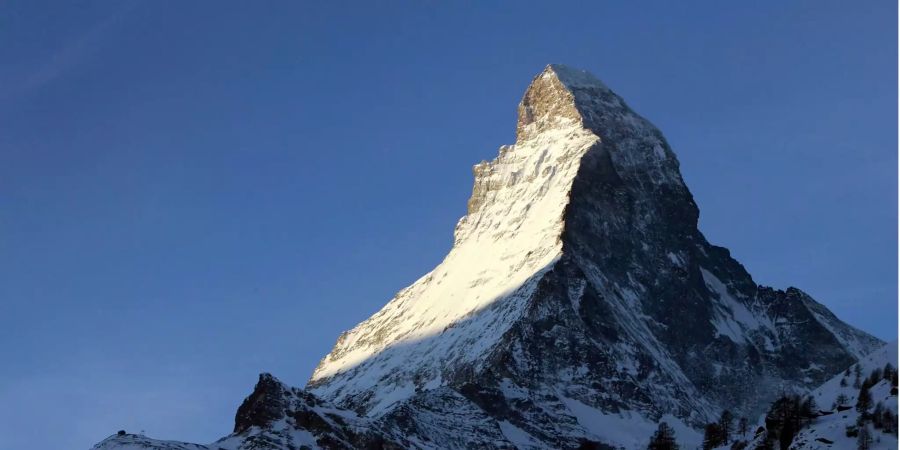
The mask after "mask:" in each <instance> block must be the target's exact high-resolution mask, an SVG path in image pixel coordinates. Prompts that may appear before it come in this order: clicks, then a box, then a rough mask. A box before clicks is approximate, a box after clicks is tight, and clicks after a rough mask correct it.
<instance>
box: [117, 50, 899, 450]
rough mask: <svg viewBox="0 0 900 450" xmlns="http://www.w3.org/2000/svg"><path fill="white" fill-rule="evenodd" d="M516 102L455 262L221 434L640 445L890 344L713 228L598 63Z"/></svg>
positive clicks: (246, 440)
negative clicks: (751, 268) (764, 269)
mask: <svg viewBox="0 0 900 450" xmlns="http://www.w3.org/2000/svg"><path fill="white" fill-rule="evenodd" d="M518 111H519V117H518V122H517V127H516V143H515V144H514V145H509V146H503V147H501V148H500V154H499V156H498V157H497V158H496V159H494V160H493V161H490V162H482V163H480V164H478V165H476V166H475V168H474V173H475V184H474V188H473V193H472V197H471V199H470V200H469V204H468V211H467V214H466V216H465V217H463V218H462V219H460V221H459V223H458V224H457V226H456V230H455V234H454V245H453V248H452V249H451V251H450V252H449V254H448V255H447V257H446V258H445V259H444V261H443V262H441V264H440V265H438V266H437V267H436V268H435V269H434V270H432V271H431V272H430V273H428V274H426V275H425V276H424V277H422V278H421V279H419V280H418V281H416V282H415V283H413V285H411V286H409V287H407V288H406V289H403V290H401V291H400V292H399V293H398V294H397V295H396V296H395V297H394V298H393V299H392V300H391V301H390V302H388V304H387V305H386V306H385V307H384V308H383V309H382V310H380V311H379V312H377V313H376V314H375V315H373V316H372V317H371V318H369V319H368V320H366V321H364V322H363V323H361V324H359V325H358V326H357V327H355V328H354V329H352V330H350V331H348V332H346V333H343V334H342V335H341V336H340V338H339V339H338V342H337V344H336V345H335V347H334V349H333V350H332V351H331V353H329V354H328V355H327V356H326V357H325V358H324V359H323V360H322V361H321V362H320V364H319V365H318V367H317V368H316V370H315V372H314V373H313V375H312V377H311V379H310V380H309V383H308V385H307V387H306V390H299V389H294V388H288V387H285V386H283V385H281V383H279V382H277V380H274V378H271V377H269V376H263V377H261V379H260V383H259V384H258V385H257V388H256V390H254V393H253V394H252V395H251V396H250V397H248V399H247V400H246V401H245V402H244V404H243V405H242V406H241V408H240V409H239V411H238V414H237V417H236V423H235V430H234V434H232V435H230V436H228V437H226V438H223V439H222V440H221V441H219V442H217V443H215V444H212V445H213V446H211V447H209V448H218V447H215V446H219V447H221V448H226V449H232V448H234V449H237V448H304V446H306V447H312V448H316V447H321V448H360V447H365V446H369V447H371V448H392V447H394V446H397V447H401V448H520V449H528V448H576V447H579V446H587V447H588V448H622V447H624V448H629V449H630V448H644V447H645V446H646V443H647V439H648V438H649V436H650V435H651V434H652V432H653V431H654V429H655V428H656V424H657V422H658V421H659V420H665V421H667V422H668V423H669V424H670V425H672V426H673V427H674V428H675V429H676V432H677V434H678V436H679V441H681V442H683V443H684V444H686V445H687V446H688V447H693V446H695V444H699V440H700V434H699V432H698V429H699V428H700V427H701V426H702V424H704V423H705V422H707V421H709V420H710V419H712V418H713V417H716V416H717V415H718V414H719V412H720V411H721V410H722V409H724V408H729V409H731V410H732V411H734V412H735V414H736V415H737V416H747V417H756V416H757V415H758V413H760V412H762V411H763V409H764V408H765V407H766V406H767V405H768V404H769V403H770V401H771V400H772V399H773V398H774V396H775V395H778V394H779V393H781V392H783V391H788V390H798V391H808V390H810V389H812V388H814V387H816V386H818V385H819V384H821V383H822V382H824V381H825V380H827V379H829V378H830V377H832V376H833V375H835V374H837V373H838V372H840V371H842V370H844V369H845V368H846V367H848V366H850V365H851V364H853V363H854V362H856V361H857V359H858V358H860V357H861V356H862V355H865V354H868V353H869V352H871V351H872V350H873V349H875V348H876V347H878V346H880V345H881V342H880V341H878V340H877V339H875V338H873V337H871V336H869V335H867V334H865V333H863V332H861V331H859V330H856V329H854V328H852V327H850V326H848V325H846V324H844V323H843V322H841V321H840V320H838V319H837V318H836V317H834V315H833V314H831V313H830V312H829V311H828V310H827V309H826V308H825V307H824V306H822V305H820V304H818V303H816V302H815V301H814V300H813V299H812V298H810V297H809V296H808V295H806V294H804V293H803V292H801V291H799V290H797V289H794V288H790V289H788V290H786V291H780V290H774V289H771V288H767V287H763V286H759V285H757V284H756V282H754V280H753V279H752V278H751V277H750V275H749V274H748V273H747V272H746V270H745V269H744V267H743V266H741V264H740V263H738V262H737V261H735V260H734V259H733V258H731V256H730V254H729V252H728V250H726V249H724V248H721V247H716V246H714V245H711V244H710V243H709V242H707V241H706V239H705V238H704V236H703V235H702V234H701V233H700V231H699V230H698V228H697V220H698V216H699V211H698V208H697V205H696V204H695V203H694V200H693V197H692V195H691V193H690V191H689V190H688V188H687V187H686V185H685V183H684V181H683V180H682V178H681V174H680V171H679V163H678V160H677V158H676V157H675V154H674V153H673V152H672V150H671V149H670V148H669V145H668V143H667V142H666V140H665V138H664V137H663V136H662V134H661V133H660V131H659V130H658V129H656V127H654V126H653V125H652V124H651V123H649V122H648V121H647V120H646V119H644V118H643V117H641V116H639V115H638V114H636V113H635V112H634V111H632V110H631V109H630V108H629V107H628V106H627V105H626V104H625V102H624V101H623V100H622V99H621V98H620V97H619V96H617V95H616V94H615V93H614V92H613V91H611V90H610V89H609V88H608V87H607V86H605V85H604V84H603V83H602V82H600V81H599V80H597V79H596V78H594V77H593V76H592V75H590V74H588V73H586V72H583V71H579V70H575V69H572V68H568V67H565V66H559V65H550V66H548V67H547V68H546V69H545V70H544V71H543V72H542V73H540V74H539V75H538V76H537V77H535V79H534V80H533V81H532V83H531V85H530V86H529V87H528V89H527V91H526V93H525V95H524V97H523V99H522V102H521V103H520V105H519V109H518ZM104 442H106V441H104ZM157 442H161V441H157ZM179 445H180V444H179ZM185 445H187V444H185ZM266 445H268V446H266ZM101 448H104V449H114V448H126V447H116V446H115V445H110V446H107V447H101ZM141 448H156V447H141ZM159 448H168V447H159ZM172 448H178V447H172ZM185 448H194V447H185Z"/></svg>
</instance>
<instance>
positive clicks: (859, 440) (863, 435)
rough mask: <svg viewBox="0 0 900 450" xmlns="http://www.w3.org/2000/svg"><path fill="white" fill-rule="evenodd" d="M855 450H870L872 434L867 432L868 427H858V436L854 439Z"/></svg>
mask: <svg viewBox="0 0 900 450" xmlns="http://www.w3.org/2000/svg"><path fill="white" fill-rule="evenodd" d="M856 449H857V450H871V449H872V432H871V431H869V426H868V425H863V426H861V427H859V435H858V436H857V437H856Z"/></svg>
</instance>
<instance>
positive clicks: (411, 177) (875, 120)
mask: <svg viewBox="0 0 900 450" xmlns="http://www.w3.org/2000/svg"><path fill="white" fill-rule="evenodd" d="M319 3H322V4H319V5H314V4H313V2H287V1H284V2H205V3H201V2H156V1H145V2H127V1H118V0H116V1H113V0H110V1H106V2H90V1H78V2H54V3H44V2H40V1H32V0H28V1H12V2H4V3H3V4H2V6H0V60H2V61H3V63H2V64H0V255H2V257H0V361H2V364H0V405H3V407H2V408H0V448H4V449H7V448H8V449H18V450H31V449H35V450H37V449H40V450H45V449H51V448H53V449H56V448H67V449H68V448H72V449H79V448H82V449H86V448H89V447H90V445H92V444H93V443H94V442H96V441H98V440H100V439H102V438H104V437H106V436H107V435H109V434H111V433H113V432H115V431H116V430H118V429H120V428H124V429H126V430H129V431H140V430H146V432H147V434H148V435H151V436H156V437H162V438H169V439H181V440H193V441H200V442H209V441H212V440H214V439H216V438H218V437H220V436H222V435H225V434H227V433H228V432H230V431H231V427H232V423H233V422H232V421H233V417H234V412H235V410H236V407H237V405H238V404H239V403H240V401H241V400H242V399H243V397H244V396H245V395H247V394H248V393H249V392H250V390H251V388H252V387H253V384H254V383H255V381H256V376H257V374H258V373H259V372H261V371H270V372H273V373H274V374H275V375H276V376H278V377H280V378H281V379H282V380H284V381H286V382H288V383H291V384H294V385H303V384H304V383H305V381H306V379H307V377H308V376H309V375H310V374H311V372H312V368H313V367H314V365H315V364H316V363H317V362H318V360H319V358H321V357H322V356H323V355H325V353H327V352H328V350H329V349H330V348H331V346H332V344H333V343H334V341H335V340H336V338H337V336H338V334H339V333H340V332H341V331H343V330H345V329H348V328H350V327H352V326H353V325H355V324H356V323H357V322H359V321H361V320H363V319H365V318H366V317H368V316H369V315H370V314H371V313H373V312H374V311H376V310H377V309H378V308H379V307H381V306H382V305H383V304H384V303H385V302H386V301H387V300H388V299H389V298H390V297H391V296H392V295H393V294H394V293H395V292H396V291H397V290H399V289H400V288H403V287H405V286H406V285H408V284H410V283H411V282H412V281H414V280H415V279H416V278H418V277H419V276H420V275H422V274H424V273H425V272H427V271H428V270H430V269H431V268H432V267H433V266H434V265H435V264H437V263H438V262H439V261H440V260H441V258H442V257H443V255H444V254H445V252H446V251H447V250H448V249H449V247H450V245H451V242H452V231H453V227H454V225H455V223H456V221H457V219H458V218H459V217H460V216H462V215H463V214H464V212H465V205H466V200H467V198H468V196H469V194H470V190H471V185H472V173H471V167H472V165H473V164H475V163H477V162H478V161H480V160H482V159H491V158H493V157H494V156H495V155H496V152H497V149H498V147H499V146H500V145H502V144H509V143H512V142H513V138H514V132H515V108H516V104H517V103H518V101H519V99H520V96H521V95H522V93H523V91H524V89H525V87H526V86H527V84H528V82H529V81H530V80H531V78H532V77H533V76H534V75H535V74H537V73H538V72H540V71H541V69H542V68H543V67H544V66H545V65H546V64H547V63H551V62H558V63H565V64H569V65H573V66H576V67H580V68H584V69H587V70H590V71H591V72H593V73H594V74H595V75H597V76H598V77H599V78H601V79H602V80H604V81H605V82H606V83H607V84H608V85H609V86H610V87H611V88H612V89H614V90H615V91H616V92H618V93H619V94H620V95H622V96H623V97H624V98H625V99H626V101H628V102H629V104H630V105H631V106H632V107H633V108H634V109H635V110H637V111H638V112H640V113H641V114H643V115H644V116H646V117H647V118H649V119H650V120H651V121H653V122H654V123H655V124H656V125H657V126H659V127H660V128H661V129H662V130H663V132H664V133H665V134H666V136H667V137H668V139H669V141H670V143H671V144H672V146H673V148H674V150H675V152H676V153H677V154H678V156H679V158H680V160H681V163H682V170H683V173H684V177H685V179H686V181H687V183H688V185H689V186H690V188H691V190H692V191H693V193H694V195H695V197H696V200H697V202H698V204H699V206H700V210H701V228H702V230H703V232H704V233H706V235H707V237H708V238H709V239H710V241H712V242H713V243H716V244H719V245H724V246H727V247H728V248H730V249H731V250H732V252H733V254H734V255H735V256H736V257H737V258H738V259H739V260H740V261H741V262H742V263H744V265H745V266H746V267H747V268H748V270H749V271H750V272H751V273H752V274H753V276H754V278H755V279H756V280H757V282H759V283H762V284H767V285H772V286H775V287H778V288H786V287H788V286H791V285H793V286H797V287H800V288H801V289H804V290H806V291H807V292H809V293H810V294H812V295H813V296H814V297H815V298H817V299H818V300H819V301H821V302H822V303H824V304H826V305H827V306H828V307H830V308H831V309H832V310H833V311H834V312H835V313H836V314H837V315H838V316H839V317H841V318H843V319H844V320H846V321H848V322H849V323H851V324H853V325H856V326H858V327H860V328H862V329H864V330H866V331H869V332H871V333H874V334H875V335H877V336H879V337H882V338H886V339H895V338H896V337H895V336H896V334H897V197H896V195H897V104H896V102H897V38H896V35H897V30H896V20H897V10H896V8H897V6H896V2H894V1H891V0H884V1H857V2H846V1H832V0H824V1H822V0H813V1H797V2H780V1H772V2H720V1H714V2H668V1H661V2H617V4H615V5H614V4H613V3H612V2H592V3H591V4H587V3H585V4H579V3H570V4H563V3H560V2H536V3H533V4H529V3H526V2H454V3H455V5H453V6H451V5H448V4H446V3H447V2H431V1H426V2H421V1H415V2H408V3H401V2H377V3H379V5H377V6H376V5H369V4H366V3H363V2H359V3H357V4H350V3H344V4H340V5H338V4H333V5H331V4H329V5H324V4H325V3H332V2H319ZM334 3H337V2H334ZM464 3H466V4H468V5H467V6H463V4H464ZM751 3H752V5H751ZM476 5H477V7H476Z"/></svg>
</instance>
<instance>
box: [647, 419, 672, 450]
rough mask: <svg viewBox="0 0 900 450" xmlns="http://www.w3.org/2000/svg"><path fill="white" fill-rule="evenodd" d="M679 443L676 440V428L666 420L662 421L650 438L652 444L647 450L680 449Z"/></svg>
mask: <svg viewBox="0 0 900 450" xmlns="http://www.w3.org/2000/svg"><path fill="white" fill-rule="evenodd" d="M678 448H679V447H678V443H677V442H675V430H673V429H672V427H670V426H669V424H667V423H665V422H660V423H659V427H658V428H657V429H656V433H653V436H652V437H651V438H650V444H649V445H648V446H647V450H678Z"/></svg>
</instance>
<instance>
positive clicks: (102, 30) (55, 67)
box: [0, 1, 138, 98]
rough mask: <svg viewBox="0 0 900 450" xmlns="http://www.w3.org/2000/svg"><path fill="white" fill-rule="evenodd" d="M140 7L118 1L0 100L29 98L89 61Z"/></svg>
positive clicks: (8, 90) (2, 95)
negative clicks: (105, 14) (99, 18)
mask: <svg viewBox="0 0 900 450" xmlns="http://www.w3.org/2000/svg"><path fill="white" fill-rule="evenodd" d="M137 4H138V2H137V1H123V2H118V3H117V5H118V7H117V8H116V9H115V10H113V11H112V12H111V13H110V14H109V15H107V16H106V17H105V18H104V19H102V20H100V21H99V22H97V23H95V24H94V25H93V26H92V27H90V28H88V29H87V30H86V31H84V32H83V33H81V34H80V35H77V36H74V37H72V38H71V39H68V40H67V42H66V43H65V44H64V45H62V46H61V47H60V48H59V49H57V50H56V51H55V52H53V53H52V54H51V55H49V56H48V57H47V58H45V59H44V60H42V61H41V62H39V63H37V64H35V67H33V68H31V69H29V70H27V71H26V75H25V76H24V77H23V78H22V79H21V81H20V82H18V83H15V82H14V83H10V84H9V85H7V89H6V90H4V91H2V92H0V98H9V97H16V96H24V95H27V94H29V93H31V92H33V91H35V90H37V89H40V88H41V87H43V86H45V85H47V84H49V83H51V82H53V81H54V80H56V79H58V78H59V77H61V76H64V75H65V74H66V73H67V72H69V71H70V70H72V69H73V68H75V67H77V66H78V65H79V64H81V63H83V62H84V61H86V60H87V59H88V58H90V57H91V56H92V55H94V54H95V53H96V52H97V50H99V49H100V48H101V47H102V45H103V42H104V41H106V40H107V39H108V38H109V35H110V34H111V33H113V31H114V30H115V29H116V28H117V26H118V25H119V24H120V23H121V22H122V21H123V19H124V18H125V17H127V16H128V15H129V14H130V13H131V11H132V10H134V8H135V6H136V5H137Z"/></svg>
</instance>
